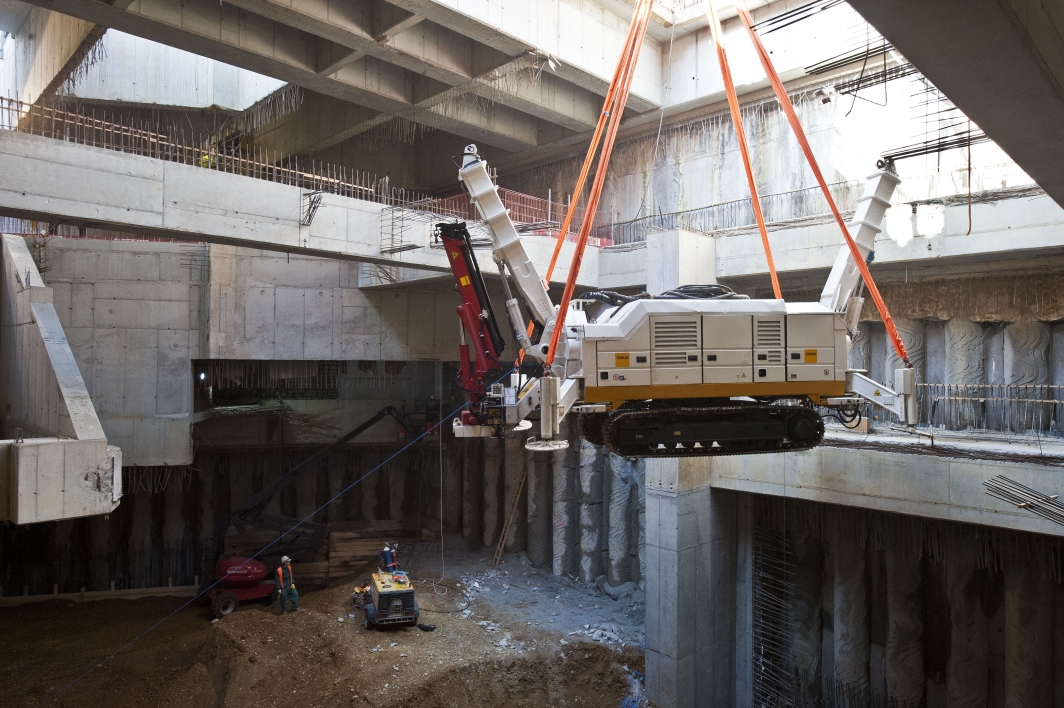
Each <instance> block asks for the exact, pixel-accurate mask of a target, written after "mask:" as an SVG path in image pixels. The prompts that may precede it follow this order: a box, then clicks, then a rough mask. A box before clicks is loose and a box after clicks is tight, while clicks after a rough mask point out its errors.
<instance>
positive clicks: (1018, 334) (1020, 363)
mask: <svg viewBox="0 0 1064 708" xmlns="http://www.w3.org/2000/svg"><path fill="white" fill-rule="evenodd" d="M1049 342H1050V330H1049V326H1048V325H1047V324H1045V323H1044V322H1031V321H1028V322H1014V323H1012V324H1009V325H1007V326H1006V327H1005V350H1004V369H1005V384H1006V385H1009V386H1032V387H1033V386H1044V385H1046V384H1048V383H1049ZM1010 397H1016V398H1021V397H1022V398H1039V399H1041V398H1045V395H1044V394H1043V393H1040V392H1038V391H1036V390H1027V391H1023V390H1022V389H1021V390H1020V391H1013V392H1011V393H1010ZM1050 412H1051V411H1050V409H1049V407H1048V406H1045V405H1037V404H1036V405H1024V406H1022V407H1017V408H1014V409H1013V410H1012V411H1010V412H1009V415H1008V418H1007V420H1008V421H1009V427H1010V428H1011V430H1012V431H1014V432H1026V431H1029V430H1038V431H1044V430H1046V429H1047V428H1048V426H1049V421H1050V418H1051V416H1050Z"/></svg>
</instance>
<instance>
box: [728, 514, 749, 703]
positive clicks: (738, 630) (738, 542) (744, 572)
mask: <svg viewBox="0 0 1064 708" xmlns="http://www.w3.org/2000/svg"><path fill="white" fill-rule="evenodd" d="M734 642H735V658H734V663H735V685H734V689H733V690H734V694H735V705H736V706H737V707H738V708H747V707H748V706H753V702H754V500H753V497H752V496H750V495H749V494H738V495H737V498H736V500H735V635H734Z"/></svg>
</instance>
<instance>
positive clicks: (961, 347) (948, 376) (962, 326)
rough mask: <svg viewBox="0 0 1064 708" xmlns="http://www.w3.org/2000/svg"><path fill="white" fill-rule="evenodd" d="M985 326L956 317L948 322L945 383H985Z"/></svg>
mask: <svg viewBox="0 0 1064 708" xmlns="http://www.w3.org/2000/svg"><path fill="white" fill-rule="evenodd" d="M984 376H985V374H984V372H983V327H982V325H980V324H979V323H977V322H972V321H971V320H965V319H959V318H955V319H952V320H950V321H949V322H947V323H946V366H945V381H943V383H947V384H952V385H962V386H973V385H978V384H981V383H983V381H984Z"/></svg>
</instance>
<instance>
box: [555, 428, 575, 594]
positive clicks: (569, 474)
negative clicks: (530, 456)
mask: <svg viewBox="0 0 1064 708" xmlns="http://www.w3.org/2000/svg"><path fill="white" fill-rule="evenodd" d="M570 420H571V418H566V419H565V421H564V422H563V423H562V435H563V436H564V437H569V430H570V428H569V425H570V423H569V421H570ZM578 464H579V460H578V454H577V448H576V447H575V446H574V445H572V444H570V445H569V447H568V448H566V449H564V450H558V451H556V452H555V453H554V454H553V459H552V460H551V472H552V486H551V493H552V498H553V506H552V516H553V522H552V523H553V525H554V527H553V534H552V535H553V544H552V547H551V552H552V555H553V563H552V567H553V570H554V574H555V575H573V574H574V573H575V572H576V565H577V563H576V561H577V553H576V543H577V529H578V524H579V520H578V517H577V510H576V487H577V484H578V470H577V466H578Z"/></svg>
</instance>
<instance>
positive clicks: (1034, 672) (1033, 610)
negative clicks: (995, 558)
mask: <svg viewBox="0 0 1064 708" xmlns="http://www.w3.org/2000/svg"><path fill="white" fill-rule="evenodd" d="M1053 600H1054V587H1053V582H1052V581H1050V580H1045V579H1043V578H1032V577H1030V576H1028V575H1026V574H1024V573H1022V572H1019V571H1018V570H1013V569H1010V570H1008V571H1007V572H1006V573H1005V708H1052V706H1053V693H1054V680H1053V648H1054V639H1053V630H1054V618H1053Z"/></svg>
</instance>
